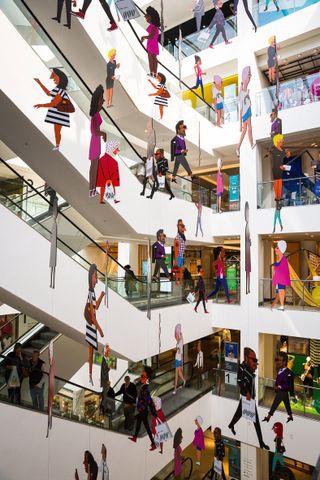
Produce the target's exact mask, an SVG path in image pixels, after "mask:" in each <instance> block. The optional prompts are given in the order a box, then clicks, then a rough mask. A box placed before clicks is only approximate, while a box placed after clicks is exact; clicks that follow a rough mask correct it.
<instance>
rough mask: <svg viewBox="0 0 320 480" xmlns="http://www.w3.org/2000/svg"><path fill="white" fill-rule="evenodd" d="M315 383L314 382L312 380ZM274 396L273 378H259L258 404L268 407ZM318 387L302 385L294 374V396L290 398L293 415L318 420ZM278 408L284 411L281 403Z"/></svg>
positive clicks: (319, 417) (319, 415)
mask: <svg viewBox="0 0 320 480" xmlns="http://www.w3.org/2000/svg"><path fill="white" fill-rule="evenodd" d="M314 385H315V382H314ZM274 397H275V380H274V379H272V378H262V377H260V378H259V404H260V405H262V406H264V407H267V408H270V407H271V405H272V402H273V399H274ZM319 404H320V388H319V387H316V386H314V387H309V386H305V385H303V383H302V381H301V379H300V378H299V377H297V376H295V386H294V396H292V397H291V398H290V406H291V410H292V413H293V415H299V416H303V417H309V418H312V419H313V420H318V421H319V420H320V409H319ZM278 410H280V411H285V406H284V404H283V403H281V404H280V405H279V406H278Z"/></svg>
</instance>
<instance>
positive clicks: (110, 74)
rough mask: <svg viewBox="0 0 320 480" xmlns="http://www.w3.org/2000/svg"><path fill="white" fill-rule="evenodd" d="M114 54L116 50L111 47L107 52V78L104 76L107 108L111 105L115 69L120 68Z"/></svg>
mask: <svg viewBox="0 0 320 480" xmlns="http://www.w3.org/2000/svg"><path fill="white" fill-rule="evenodd" d="M116 54H117V50H116V49H115V48H112V49H111V50H109V52H108V59H109V61H108V63H107V78H106V88H107V90H106V100H107V105H106V107H107V108H110V107H113V104H112V99H113V87H114V81H115V80H116V78H117V77H116V69H117V68H120V63H117V61H116Z"/></svg>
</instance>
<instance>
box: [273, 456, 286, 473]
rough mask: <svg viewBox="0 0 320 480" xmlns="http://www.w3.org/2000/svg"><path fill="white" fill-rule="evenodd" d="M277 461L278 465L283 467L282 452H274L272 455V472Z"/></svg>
mask: <svg viewBox="0 0 320 480" xmlns="http://www.w3.org/2000/svg"><path fill="white" fill-rule="evenodd" d="M278 461H279V463H280V465H281V466H282V467H284V460H283V453H278V452H275V453H274V455H273V461H272V472H274V471H275V469H276V466H277V462H278Z"/></svg>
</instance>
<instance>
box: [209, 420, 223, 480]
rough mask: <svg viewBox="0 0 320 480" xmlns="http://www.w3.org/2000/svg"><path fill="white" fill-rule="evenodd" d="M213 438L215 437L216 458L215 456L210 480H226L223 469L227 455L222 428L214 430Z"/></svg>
mask: <svg viewBox="0 0 320 480" xmlns="http://www.w3.org/2000/svg"><path fill="white" fill-rule="evenodd" d="M213 437H214V456H213V465H212V470H211V475H210V480H213V479H215V480H217V479H218V478H220V477H221V478H222V480H226V475H225V473H224V468H223V459H224V457H225V455H226V453H225V448H224V442H223V440H222V435H221V428H219V427H215V429H214V430H213Z"/></svg>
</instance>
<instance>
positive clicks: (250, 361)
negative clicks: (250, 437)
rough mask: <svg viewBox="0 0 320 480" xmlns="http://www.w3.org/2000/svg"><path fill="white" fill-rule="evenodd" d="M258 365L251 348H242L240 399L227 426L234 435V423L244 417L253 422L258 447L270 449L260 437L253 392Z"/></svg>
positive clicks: (239, 380) (239, 370)
mask: <svg viewBox="0 0 320 480" xmlns="http://www.w3.org/2000/svg"><path fill="white" fill-rule="evenodd" d="M257 367H258V359H257V357H256V353H255V351H254V350H252V348H249V347H246V348H245V349H244V360H243V362H242V363H241V364H240V365H239V367H238V376H237V382H238V385H239V388H240V395H241V397H240V401H239V404H238V408H237V410H236V412H235V414H234V416H233V418H232V420H231V422H230V424H229V425H228V428H230V430H231V431H232V433H233V435H236V431H235V429H234V426H235V424H236V423H237V422H238V421H239V420H240V418H241V417H243V418H245V419H246V420H247V421H249V422H253V424H254V426H255V429H256V433H257V437H258V441H259V445H260V448H264V449H265V450H270V449H269V447H268V445H266V444H265V443H264V441H263V438H262V433H261V427H260V422H259V415H258V410H257V405H256V401H255V398H256V392H255V377H256V375H255V371H256V370H257Z"/></svg>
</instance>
